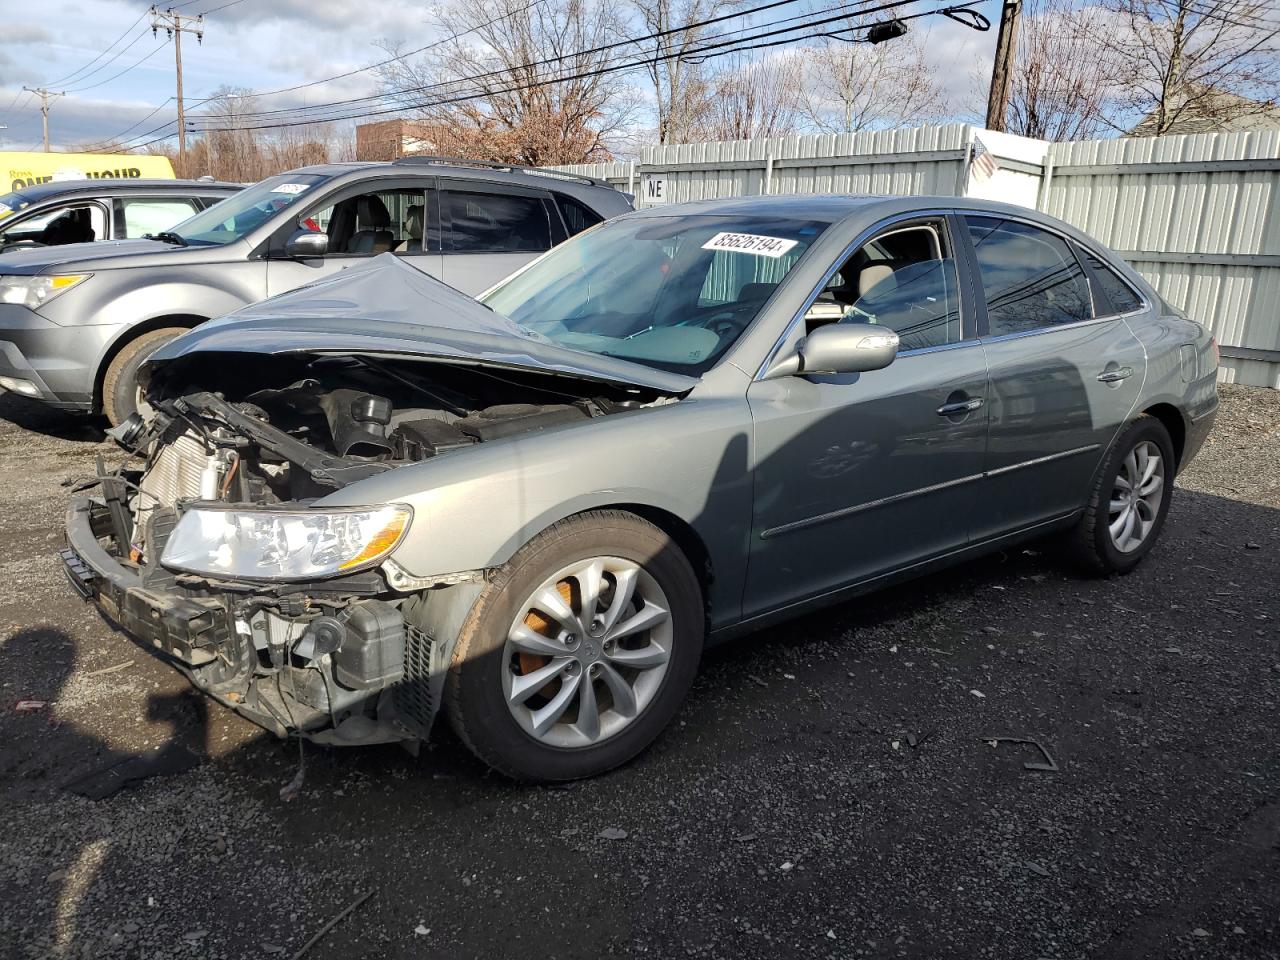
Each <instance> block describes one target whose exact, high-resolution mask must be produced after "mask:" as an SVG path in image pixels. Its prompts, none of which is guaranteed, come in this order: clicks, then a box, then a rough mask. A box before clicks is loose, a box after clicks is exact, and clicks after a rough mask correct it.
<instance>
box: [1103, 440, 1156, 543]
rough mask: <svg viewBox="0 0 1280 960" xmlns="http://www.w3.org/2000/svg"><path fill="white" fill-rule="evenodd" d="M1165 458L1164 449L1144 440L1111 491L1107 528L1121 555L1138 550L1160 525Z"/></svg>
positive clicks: (1124, 464)
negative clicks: (1157, 520) (1157, 524)
mask: <svg viewBox="0 0 1280 960" xmlns="http://www.w3.org/2000/svg"><path fill="white" fill-rule="evenodd" d="M1164 484H1165V470H1164V457H1163V456H1162V455H1161V453H1160V448H1159V447H1158V446H1156V444H1154V443H1152V442H1151V441H1150V440H1143V441H1142V442H1141V443H1139V444H1137V445H1136V446H1134V448H1133V449H1132V450H1130V451H1129V453H1128V455H1127V456H1126V457H1125V458H1124V461H1123V462H1122V463H1121V464H1120V470H1119V471H1118V472H1117V473H1116V479H1115V484H1114V486H1113V487H1112V489H1111V504H1110V508H1109V510H1108V516H1107V525H1108V529H1109V531H1110V534H1111V542H1112V543H1113V544H1115V547H1116V549H1117V550H1119V551H1120V552H1121V553H1132V552H1133V551H1134V550H1137V549H1138V548H1139V547H1140V546H1142V544H1143V543H1145V542H1146V540H1147V537H1148V536H1150V534H1151V531H1152V529H1153V528H1154V527H1155V525H1156V518H1157V517H1158V516H1159V515H1160V504H1161V501H1162V500H1163V498H1164Z"/></svg>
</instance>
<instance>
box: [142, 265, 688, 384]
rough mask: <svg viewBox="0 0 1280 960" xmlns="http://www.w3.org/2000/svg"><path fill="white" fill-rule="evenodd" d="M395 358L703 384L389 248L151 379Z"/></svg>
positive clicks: (201, 334)
mask: <svg viewBox="0 0 1280 960" xmlns="http://www.w3.org/2000/svg"><path fill="white" fill-rule="evenodd" d="M205 352H226V353H260V354H284V353H313V354H327V355H343V356H348V355H351V354H361V353H363V354H369V355H375V354H378V355H387V356H390V355H396V356H403V357H407V358H410V359H412V358H414V357H420V358H423V359H440V360H447V361H451V362H455V363H472V364H478V365H481V366H495V367H509V368H516V369H524V370H535V371H538V372H541V373H555V374H563V375H567V376H571V377H576V378H578V379H583V380H595V381H601V382H605V383H616V384H624V385H631V386H637V387H644V388H648V389H651V390H657V391H659V392H662V393H667V394H673V395H674V394H682V393H686V392H688V391H689V390H691V389H692V388H693V387H694V385H695V384H696V383H697V381H696V380H695V379H693V378H691V377H686V376H682V375H680V374H676V373H667V372H666V371H663V370H656V369H654V368H652V367H647V366H644V365H642V364H638V363H631V362H630V361H627V360H620V359H616V358H613V357H605V356H600V355H598V354H593V353H586V352H584V351H581V350H572V349H570V348H568V347H562V346H559V345H558V344H556V343H553V342H552V341H550V340H548V339H547V338H546V337H543V336H542V335H541V334H538V333H535V332H533V331H532V330H529V329H527V328H525V327H522V326H520V325H519V324H517V323H515V322H514V321H512V320H510V319H508V318H507V317H504V316H503V315H502V314H499V313H495V312H494V311H493V310H490V309H489V308H488V307H486V306H484V305H483V304H481V303H479V302H477V301H476V300H473V299H472V298H471V297H468V296H467V295H466V294H464V293H460V292H458V291H457V290H455V289H453V287H450V286H449V285H448V284H446V283H444V282H442V281H440V280H437V279H435V278H434V277H430V276H428V275H427V274H425V273H422V272H421V271H420V270H417V269H416V268H414V267H411V266H409V265H407V264H405V263H404V262H403V261H401V260H400V258H399V257H396V256H393V255H392V254H389V253H385V254H382V255H380V256H377V257H374V258H373V259H372V260H369V261H366V262H364V263H362V264H361V265H360V266H355V267H349V268H348V269H346V270H343V271H342V272H341V273H339V274H337V275H336V276H332V277H328V278H326V279H324V280H319V281H317V282H316V283H312V284H309V285H308V286H305V287H300V288H299V289H297V290H292V291H290V292H288V293H284V294H281V295H279V296H276V297H272V298H270V299H269V300H263V301H261V302H259V303H255V304H251V305H250V306H247V307H244V308H243V309H241V310H237V311H235V312H234V313H229V314H227V315H226V316H224V317H220V318H219V319H217V320H213V321H211V322H209V323H206V324H203V325H201V326H199V327H196V328H195V329H194V330H192V331H191V332H190V333H188V334H184V335H183V336H181V337H179V338H178V339H176V340H172V341H170V342H169V343H167V344H165V345H164V346H162V347H161V348H160V349H159V350H157V351H156V352H155V353H154V354H152V355H151V357H150V359H148V360H147V362H146V363H145V364H144V365H143V377H144V379H146V378H149V376H150V375H151V374H152V373H153V372H154V371H155V370H157V369H158V368H160V367H161V366H163V365H164V364H166V363H169V362H171V361H174V360H177V359H179V358H181V357H186V356H190V355H191V354H195V353H205Z"/></svg>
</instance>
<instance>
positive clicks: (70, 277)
mask: <svg viewBox="0 0 1280 960" xmlns="http://www.w3.org/2000/svg"><path fill="white" fill-rule="evenodd" d="M91 276H93V274H91V273H64V274H61V275H59V276H56V277H43V276H41V277H0V303H20V304H22V305H23V306H24V307H28V308H29V309H31V310H35V309H36V308H37V307H41V306H43V305H44V304H46V303H48V302H49V301H50V300H52V299H53V298H54V297H56V296H58V295H60V294H63V293H66V292H67V291H68V290H70V289H71V288H72V287H74V286H75V285H76V284H78V283H83V282H84V281H85V280H88V279H89V278H90V277H91Z"/></svg>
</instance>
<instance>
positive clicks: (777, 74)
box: [700, 51, 803, 140]
mask: <svg viewBox="0 0 1280 960" xmlns="http://www.w3.org/2000/svg"><path fill="white" fill-rule="evenodd" d="M802 78H803V69H802V67H801V60H800V55H799V54H798V53H797V52H795V51H789V52H786V53H775V54H772V55H770V56H766V57H763V58H761V59H758V60H747V59H743V58H742V57H740V56H734V57H732V58H731V59H730V62H729V64H728V66H727V67H726V68H725V69H724V70H723V71H722V72H721V73H719V74H718V75H717V77H716V79H715V87H714V93H713V95H712V98H711V103H710V104H709V106H708V108H707V111H706V115H705V119H704V120H703V122H702V123H701V125H700V126H701V128H702V131H703V133H704V134H705V136H707V137H708V138H709V139H712V140H750V139H753V138H755V137H780V136H785V135H787V134H790V133H794V132H795V130H796V127H797V125H798V123H799V120H800V88H801V86H802Z"/></svg>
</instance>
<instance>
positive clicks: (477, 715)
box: [450, 514, 705, 781]
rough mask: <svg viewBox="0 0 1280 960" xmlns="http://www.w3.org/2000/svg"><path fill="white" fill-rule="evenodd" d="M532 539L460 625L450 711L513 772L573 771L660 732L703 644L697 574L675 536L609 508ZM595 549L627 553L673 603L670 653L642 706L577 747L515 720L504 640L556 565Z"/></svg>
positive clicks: (623, 754) (627, 754)
mask: <svg viewBox="0 0 1280 960" xmlns="http://www.w3.org/2000/svg"><path fill="white" fill-rule="evenodd" d="M589 517H590V515H589V514H587V515H583V516H582V517H581V518H575V520H574V521H571V522H570V524H571V525H570V526H568V528H562V529H560V530H558V531H556V532H555V534H553V535H552V536H548V537H540V538H538V539H536V540H535V541H532V542H531V543H530V544H528V545H527V546H526V547H525V548H523V549H522V550H521V551H520V552H518V553H517V554H516V556H515V557H514V558H513V559H512V561H511V562H510V563H509V564H508V565H507V568H506V569H505V571H504V572H505V573H506V575H505V576H502V577H500V579H498V580H496V581H495V582H493V583H491V584H490V586H489V587H488V588H487V589H486V592H485V594H484V595H482V597H481V599H480V600H478V601H477V603H476V607H475V608H473V611H472V615H471V616H470V617H469V618H468V621H467V623H466V624H465V625H464V627H463V634H464V635H463V636H462V637H461V638H460V640H459V644H458V647H457V649H456V650H455V655H454V664H453V667H452V669H451V671H450V682H451V683H455V684H457V687H456V698H455V699H454V701H453V703H454V706H455V709H457V710H459V711H460V712H461V714H462V716H461V717H455V718H454V719H455V722H457V721H459V720H460V721H461V722H462V725H463V727H464V728H465V733H464V738H465V739H466V740H467V741H468V742H469V744H470V745H471V746H472V747H473V749H475V751H476V752H477V753H478V754H479V755H480V756H481V758H482V759H484V760H485V761H486V762H488V763H490V764H491V765H492V766H495V767H497V768H498V769H499V770H501V771H503V772H505V773H508V774H510V775H512V776H515V777H517V778H518V779H528V780H553V781H554V780H573V779H578V778H581V777H586V776H592V775H595V774H598V773H602V772H604V771H605V770H608V769H611V768H613V767H616V766H619V765H621V764H623V763H626V762H627V761H628V760H630V759H631V758H632V757H634V756H635V755H636V754H638V753H639V752H640V751H642V750H643V749H644V748H645V747H647V746H648V745H649V744H650V743H651V742H652V741H653V740H654V739H655V738H656V737H657V736H658V734H660V733H661V732H662V730H663V728H665V727H666V726H667V724H668V723H669V722H670V721H671V719H672V717H674V716H675V714H676V712H677V710H678V709H679V707H680V704H681V702H682V701H683V699H684V696H685V694H686V693H687V692H688V689H689V686H690V684H691V683H692V682H693V678H694V675H695V674H696V673H697V669H698V661H699V659H700V657H701V653H702V644H703V636H704V633H705V613H704V610H703V606H702V595H701V590H700V588H699V586H698V581H697V577H696V576H695V575H694V573H693V569H692V568H691V567H690V566H689V563H688V560H687V559H686V558H685V557H684V555H683V554H682V553H681V552H680V550H679V548H678V547H677V546H676V544H675V543H674V542H673V541H672V540H671V539H670V538H669V537H667V536H666V534H664V533H663V532H662V531H661V530H659V529H658V528H657V527H654V526H652V525H650V524H648V523H646V522H644V521H642V520H639V519H638V518H637V520H636V521H635V522H634V523H629V522H626V521H625V520H619V519H618V518H616V517H615V516H610V517H608V518H602V519H601V521H600V522H589V521H588V518H589ZM597 556H616V557H621V558H622V559H624V560H631V561H633V562H635V563H637V564H639V565H641V566H642V567H644V569H645V570H646V571H647V572H648V573H649V574H650V575H651V576H652V577H653V578H654V579H655V580H657V581H658V584H659V585H660V586H661V588H662V590H663V592H664V593H665V594H666V597H667V600H668V602H669V603H670V605H671V611H670V612H671V618H672V633H673V636H672V649H671V659H670V661H669V662H668V665H667V671H666V674H665V675H664V677H663V679H662V684H661V686H660V687H659V688H658V691H657V693H656V694H655V695H654V697H653V699H652V700H651V701H650V702H649V705H648V706H647V707H646V708H645V710H644V712H643V713H642V714H641V715H640V716H639V717H637V718H636V719H635V720H633V721H632V722H631V723H630V724H628V725H627V727H626V728H625V729H623V730H622V731H620V732H619V733H617V734H616V735H614V736H613V737H610V738H609V739H608V740H605V741H604V742H602V743H600V744H597V745H594V746H590V747H580V748H560V747H552V746H548V745H547V744H544V743H541V742H540V741H538V740H536V739H534V738H533V737H532V736H531V735H530V734H528V733H527V732H526V731H525V730H524V729H523V728H522V727H521V726H520V725H519V723H517V721H516V719H515V717H513V716H512V715H511V711H510V709H509V707H508V706H507V703H506V698H505V695H504V693H503V684H502V675H501V672H500V671H502V670H504V669H507V664H506V663H505V662H504V660H503V656H502V654H503V650H504V647H505V643H506V637H507V633H508V630H509V629H510V626H511V623H512V622H513V621H514V619H515V617H516V614H517V612H518V608H519V607H520V605H522V604H524V603H525V602H526V601H527V600H528V598H529V597H530V596H531V595H532V593H533V591H534V590H536V589H537V588H538V587H539V586H540V585H541V584H542V582H543V581H544V580H545V579H546V578H547V577H548V576H549V575H551V574H552V573H554V572H555V571H556V570H558V569H560V568H562V567H564V566H566V565H569V564H572V563H573V562H575V561H577V560H585V559H588V558H590V557H597Z"/></svg>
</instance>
